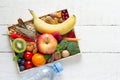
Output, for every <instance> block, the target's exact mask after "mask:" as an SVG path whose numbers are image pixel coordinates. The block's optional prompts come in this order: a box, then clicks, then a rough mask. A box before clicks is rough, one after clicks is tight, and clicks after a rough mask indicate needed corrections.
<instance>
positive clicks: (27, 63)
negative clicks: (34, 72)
mask: <svg viewBox="0 0 120 80" xmlns="http://www.w3.org/2000/svg"><path fill="white" fill-rule="evenodd" d="M32 67H33V63H32V62H31V61H26V62H25V68H26V69H29V68H32Z"/></svg>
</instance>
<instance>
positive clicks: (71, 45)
mask: <svg viewBox="0 0 120 80" xmlns="http://www.w3.org/2000/svg"><path fill="white" fill-rule="evenodd" d="M56 50H57V51H59V52H62V51H63V50H68V51H69V53H70V54H71V55H74V54H77V53H79V52H80V49H79V47H78V44H77V42H68V41H66V40H62V41H61V42H60V43H59V44H58V45H57V47H56Z"/></svg>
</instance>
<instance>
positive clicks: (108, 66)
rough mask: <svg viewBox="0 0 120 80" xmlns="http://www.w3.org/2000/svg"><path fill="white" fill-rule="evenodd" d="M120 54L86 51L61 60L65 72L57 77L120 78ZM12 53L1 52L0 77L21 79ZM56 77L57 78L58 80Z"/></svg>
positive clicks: (93, 79)
mask: <svg viewBox="0 0 120 80" xmlns="http://www.w3.org/2000/svg"><path fill="white" fill-rule="evenodd" d="M119 57H120V54H107V53H106V54H103V53H99V54H96V53H84V54H79V55H77V56H74V57H71V58H68V59H65V60H62V61H60V62H61V63H62V65H63V68H64V70H63V72H61V73H60V74H59V75H58V76H57V77H56V78H57V79H61V80H73V77H74V79H75V80H78V79H80V80H119V79H120V68H119V66H120V63H119V61H120V58H119ZM12 58H13V55H12V53H0V73H1V75H0V79H1V80H8V79H9V80H19V77H20V75H21V74H18V72H17V68H16V65H15V62H14V61H13V60H12ZM57 79H55V80H57Z"/></svg>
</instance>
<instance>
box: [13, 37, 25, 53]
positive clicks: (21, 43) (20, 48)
mask: <svg viewBox="0 0 120 80" xmlns="http://www.w3.org/2000/svg"><path fill="white" fill-rule="evenodd" d="M12 48H13V50H14V51H15V52H16V53H23V52H24V51H25V50H26V41H25V40H24V39H22V38H16V39H14V40H13V42H12Z"/></svg>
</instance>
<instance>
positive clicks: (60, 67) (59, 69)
mask: <svg viewBox="0 0 120 80" xmlns="http://www.w3.org/2000/svg"><path fill="white" fill-rule="evenodd" d="M54 66H55V68H56V72H57V73H58V72H61V71H63V67H62V65H61V64H60V63H59V62H57V63H55V64H54Z"/></svg>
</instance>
